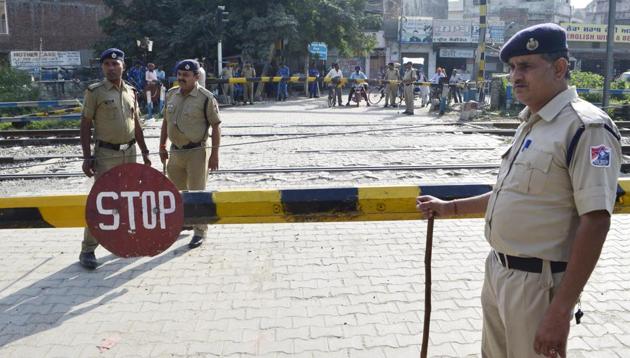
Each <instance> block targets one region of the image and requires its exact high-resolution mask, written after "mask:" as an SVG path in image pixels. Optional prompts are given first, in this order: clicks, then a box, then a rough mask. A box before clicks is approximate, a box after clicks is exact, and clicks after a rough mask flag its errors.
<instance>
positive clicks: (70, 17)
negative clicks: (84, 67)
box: [0, 0, 109, 64]
mask: <svg viewBox="0 0 630 358" xmlns="http://www.w3.org/2000/svg"><path fill="white" fill-rule="evenodd" d="M108 13H109V10H108V9H107V7H106V6H105V5H104V4H103V2H102V1H101V0H80V1H79V0H56V1H38V0H0V58H4V60H5V61H6V60H7V59H8V55H9V53H10V52H11V51H80V52H81V58H82V62H85V63H84V64H87V61H88V60H89V59H90V58H91V57H92V56H93V50H92V49H93V47H94V44H95V43H96V42H97V41H98V40H100V39H102V38H103V33H102V31H101V29H100V26H99V20H101V19H102V18H104V17H106V16H107V15H108Z"/></svg>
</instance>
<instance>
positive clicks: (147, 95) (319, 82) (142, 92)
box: [124, 59, 470, 118]
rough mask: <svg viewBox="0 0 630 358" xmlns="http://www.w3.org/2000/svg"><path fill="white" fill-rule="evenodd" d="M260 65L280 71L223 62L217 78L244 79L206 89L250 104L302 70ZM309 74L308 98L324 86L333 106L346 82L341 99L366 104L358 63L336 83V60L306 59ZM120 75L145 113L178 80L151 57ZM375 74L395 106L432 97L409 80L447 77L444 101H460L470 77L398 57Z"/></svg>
mask: <svg viewBox="0 0 630 358" xmlns="http://www.w3.org/2000/svg"><path fill="white" fill-rule="evenodd" d="M197 61H198V63H199V65H200V67H199V80H198V81H199V84H200V86H201V87H203V88H206V79H207V77H208V74H207V73H206V71H205V70H204V67H203V61H199V60H198V59H197ZM259 68H261V72H262V73H264V76H269V77H280V78H281V79H280V80H279V81H277V80H276V81H271V82H264V83H262V82H257V81H255V80H253V79H255V78H257V76H258V72H257V71H256V68H255V66H254V64H253V63H252V62H250V61H244V62H241V63H236V62H230V63H226V64H225V65H224V66H223V68H222V70H221V71H220V74H219V76H218V78H219V79H222V80H230V79H232V78H245V79H247V81H246V82H238V83H235V82H227V83H221V84H220V85H210V86H209V88H208V89H209V90H211V91H212V92H213V93H214V94H215V95H216V96H217V97H218V98H219V100H220V102H221V103H227V104H241V103H242V104H244V105H245V104H249V105H253V104H254V102H256V101H257V100H262V99H266V100H275V101H279V102H281V101H286V100H287V99H288V98H289V95H290V92H291V87H290V81H289V78H290V77H291V76H292V75H302V73H292V72H291V70H290V68H289V66H288V65H287V64H286V63H284V62H278V63H269V64H267V65H265V66H262V67H259ZM322 73H325V76H322ZM210 76H211V77H213V75H212V73H210ZM308 76H310V77H311V78H313V77H314V78H315V80H314V81H310V83H309V85H308V96H309V97H310V98H319V97H320V95H321V91H322V90H323V89H328V92H329V95H330V96H332V97H333V98H334V103H333V106H334V105H342V104H343V101H342V98H341V96H342V92H343V90H344V87H346V88H348V89H349V93H348V97H347V101H346V103H345V105H346V106H349V105H350V102H351V101H352V100H353V99H355V98H354V95H355V92H356V93H357V94H358V97H359V100H360V99H363V100H365V102H366V105H368V106H369V105H370V101H369V100H368V90H369V85H368V83H367V80H368V76H367V75H366V74H365V72H364V71H363V69H362V68H361V66H355V68H354V71H353V72H351V73H350V75H349V76H348V79H350V80H364V81H365V82H362V83H360V84H357V83H355V82H354V81H352V82H351V84H350V85H347V86H344V84H340V82H341V79H343V78H344V74H343V70H342V69H341V68H340V66H339V65H338V64H337V63H333V64H332V65H331V67H330V69H328V70H327V71H324V72H320V68H318V66H317V65H316V64H315V63H311V65H310V66H309V69H308ZM405 76H407V80H405V79H404V78H405ZM124 78H125V79H126V81H127V82H128V83H129V84H130V85H132V86H133V87H135V88H136V90H137V91H138V94H139V96H138V100H139V104H140V106H141V108H142V109H143V110H144V112H145V113H146V117H147V118H152V117H153V116H154V115H160V114H162V112H163V109H164V100H165V95H166V91H167V90H168V89H169V88H171V87H173V86H176V85H178V83H177V80H176V77H175V68H174V69H173V73H172V74H171V75H170V76H169V75H168V74H167V72H166V71H165V69H164V66H163V65H156V64H154V63H152V62H149V63H147V64H146V66H144V65H143V64H142V63H141V62H139V61H136V62H135V63H134V65H133V66H132V67H131V68H129V69H128V70H127V71H126V72H125V75H124ZM378 79H381V80H387V81H391V82H388V83H387V84H385V85H384V87H385V88H384V90H383V91H384V94H385V105H384V107H386V108H387V107H394V106H395V102H396V99H397V98H401V99H404V98H409V99H410V100H411V99H414V98H415V97H419V98H420V100H421V107H424V106H426V105H428V104H429V103H430V102H431V96H432V92H430V90H429V87H428V86H426V85H425V86H411V85H410V84H411V82H430V83H431V84H434V85H438V84H443V83H448V84H449V85H450V91H449V96H448V101H449V103H450V101H451V100H454V101H455V103H460V102H462V93H461V89H462V87H463V84H464V83H465V82H466V81H468V80H469V79H470V75H469V74H468V73H467V72H466V71H465V70H460V69H454V70H453V71H452V73H451V76H450V77H448V76H447V74H446V70H445V69H444V68H442V67H438V68H437V70H436V72H435V74H434V75H433V76H431V78H430V79H429V78H427V76H426V75H425V74H424V68H423V67H422V65H419V66H418V65H414V64H412V63H411V64H405V65H404V66H401V65H400V64H398V63H393V62H390V63H389V64H388V65H387V67H385V68H382V69H381V71H380V72H379V74H378ZM444 81H447V82H444ZM359 82H361V81H359ZM405 82H407V83H405ZM407 86H409V87H410V88H409V89H410V90H412V92H411V95H410V96H405V93H404V92H405V89H406V87H407ZM259 87H260V88H259ZM436 88H437V87H436ZM331 93H332V94H331ZM355 100H356V99H355ZM404 113H406V114H413V102H412V103H410V104H409V105H408V106H407V108H406V111H405V112H404Z"/></svg>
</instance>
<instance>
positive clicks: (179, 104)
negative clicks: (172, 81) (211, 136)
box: [164, 83, 221, 148]
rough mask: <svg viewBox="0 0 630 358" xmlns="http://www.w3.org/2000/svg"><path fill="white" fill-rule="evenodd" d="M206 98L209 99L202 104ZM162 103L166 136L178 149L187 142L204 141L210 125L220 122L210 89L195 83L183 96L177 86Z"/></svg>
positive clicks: (217, 107)
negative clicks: (163, 105) (164, 107)
mask: <svg viewBox="0 0 630 358" xmlns="http://www.w3.org/2000/svg"><path fill="white" fill-rule="evenodd" d="M206 98H207V99H208V101H207V105H206V106H205V107H204V104H206ZM165 106H166V111H164V120H165V121H166V122H167V127H166V128H167V134H168V139H169V140H170V141H171V143H173V144H175V145H176V146H177V147H180V148H181V147H182V146H184V145H186V144H190V143H199V142H202V141H203V142H205V141H206V139H208V128H209V127H210V125H213V124H219V123H221V119H220V118H219V105H218V104H217V101H216V100H215V99H214V96H213V95H212V93H211V92H210V91H208V90H207V89H205V88H203V87H200V86H199V84H198V83H196V84H195V88H193V90H192V91H190V93H189V94H188V95H186V96H184V95H182V94H181V92H180V88H173V89H171V90H170V91H168V93H167V94H166V105H165ZM206 115H207V118H208V121H207V122H206Z"/></svg>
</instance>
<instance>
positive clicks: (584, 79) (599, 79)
mask: <svg viewBox="0 0 630 358" xmlns="http://www.w3.org/2000/svg"><path fill="white" fill-rule="evenodd" d="M569 83H570V84H571V86H575V87H577V88H604V77H603V76H600V75H598V74H596V73H592V72H581V71H574V72H571V80H570V82H569ZM580 97H582V98H583V99H584V100H586V101H589V102H592V103H601V102H602V94H601V93H580Z"/></svg>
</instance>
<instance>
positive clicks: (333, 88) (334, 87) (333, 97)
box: [328, 78, 341, 108]
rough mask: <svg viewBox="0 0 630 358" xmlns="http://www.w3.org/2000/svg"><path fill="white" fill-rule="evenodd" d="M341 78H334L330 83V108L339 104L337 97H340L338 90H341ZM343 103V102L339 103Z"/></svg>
mask: <svg viewBox="0 0 630 358" xmlns="http://www.w3.org/2000/svg"><path fill="white" fill-rule="evenodd" d="M339 82H340V81H339V79H338V78H333V79H332V80H331V81H330V84H329V85H328V108H331V107H334V106H335V104H337V98H339V95H338V91H341V87H340V86H339ZM339 105H341V103H339Z"/></svg>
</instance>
